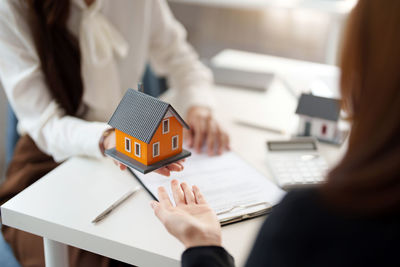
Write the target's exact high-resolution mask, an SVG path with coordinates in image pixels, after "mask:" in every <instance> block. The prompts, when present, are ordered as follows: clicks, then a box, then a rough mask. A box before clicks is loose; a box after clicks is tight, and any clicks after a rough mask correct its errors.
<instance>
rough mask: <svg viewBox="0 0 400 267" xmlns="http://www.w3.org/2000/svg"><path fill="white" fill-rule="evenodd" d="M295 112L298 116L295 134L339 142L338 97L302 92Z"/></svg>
mask: <svg viewBox="0 0 400 267" xmlns="http://www.w3.org/2000/svg"><path fill="white" fill-rule="evenodd" d="M296 114H298V115H299V117H300V120H299V125H298V129H297V135H299V136H314V137H316V138H317V139H318V140H320V141H324V142H329V143H335V144H338V143H341V141H342V133H341V132H340V131H339V128H338V121H339V115H340V100H339V99H333V98H325V97H320V96H315V95H312V94H302V95H301V96H300V100H299V104H298V106H297V110H296Z"/></svg>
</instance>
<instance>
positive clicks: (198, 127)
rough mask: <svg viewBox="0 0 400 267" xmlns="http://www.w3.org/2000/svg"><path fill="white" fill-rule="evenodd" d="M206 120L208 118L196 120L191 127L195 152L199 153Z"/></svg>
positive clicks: (204, 133) (205, 128)
mask: <svg viewBox="0 0 400 267" xmlns="http://www.w3.org/2000/svg"><path fill="white" fill-rule="evenodd" d="M208 120H209V119H208V118H207V119H201V120H198V121H197V122H196V124H195V125H194V127H193V128H194V142H193V147H194V148H195V149H196V151H197V153H201V148H202V146H203V143H204V138H205V136H206V130H207V124H208Z"/></svg>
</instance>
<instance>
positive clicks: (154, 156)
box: [106, 89, 190, 173]
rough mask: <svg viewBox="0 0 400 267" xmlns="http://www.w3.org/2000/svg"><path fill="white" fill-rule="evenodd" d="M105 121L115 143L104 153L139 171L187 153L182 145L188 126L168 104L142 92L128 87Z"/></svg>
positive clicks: (165, 162) (161, 165)
mask: <svg viewBox="0 0 400 267" xmlns="http://www.w3.org/2000/svg"><path fill="white" fill-rule="evenodd" d="M108 124H109V125H110V126H112V127H113V128H115V134H116V147H115V148H114V149H110V150H107V151H106V154H107V155H109V156H111V157H113V158H115V159H117V160H119V161H120V162H122V163H124V164H125V165H127V166H128V167H131V168H134V169H136V170H139V171H140V172H142V173H147V172H150V171H153V170H156V169H158V168H161V167H163V166H165V165H168V164H170V163H172V162H174V161H178V160H180V159H183V158H185V157H188V156H190V152H189V151H186V150H184V149H182V143H183V127H185V128H186V129H189V126H188V125H187V124H186V122H185V121H184V120H183V119H182V117H181V116H180V115H179V114H178V113H177V112H176V110H175V109H174V108H173V107H172V106H171V105H170V104H168V103H166V102H163V101H161V100H159V99H157V98H154V97H152V96H149V95H146V94H144V93H142V92H139V91H136V90H133V89H128V91H127V92H126V93H125V95H124V97H123V98H122V100H121V102H120V103H119V105H118V107H117V109H116V110H115V112H114V114H113V115H112V117H111V119H110V121H109V122H108Z"/></svg>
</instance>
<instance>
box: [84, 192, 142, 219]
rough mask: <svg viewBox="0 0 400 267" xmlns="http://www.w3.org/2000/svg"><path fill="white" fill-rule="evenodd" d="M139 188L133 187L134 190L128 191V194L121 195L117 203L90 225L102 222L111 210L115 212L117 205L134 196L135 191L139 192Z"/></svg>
mask: <svg viewBox="0 0 400 267" xmlns="http://www.w3.org/2000/svg"><path fill="white" fill-rule="evenodd" d="M140 188H141V187H140V186H137V187H135V188H134V189H132V190H130V191H129V192H127V193H126V194H125V195H123V196H122V197H121V198H120V199H118V200H117V201H115V202H114V203H113V204H112V205H111V206H110V207H108V208H107V209H106V210H105V211H103V212H102V213H100V214H99V216H97V217H96V218H94V220H93V221H92V223H98V222H100V221H101V220H103V219H104V218H105V217H107V216H108V215H109V214H110V213H111V212H112V211H113V210H115V208H117V207H118V206H119V205H121V204H122V203H123V202H124V201H125V200H127V199H128V198H130V197H131V196H132V195H133V194H135V193H136V192H137V191H139V190H140Z"/></svg>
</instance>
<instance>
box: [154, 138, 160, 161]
mask: <svg viewBox="0 0 400 267" xmlns="http://www.w3.org/2000/svg"><path fill="white" fill-rule="evenodd" d="M157 156H160V142H157V143H154V144H153V158H155V157H157Z"/></svg>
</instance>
